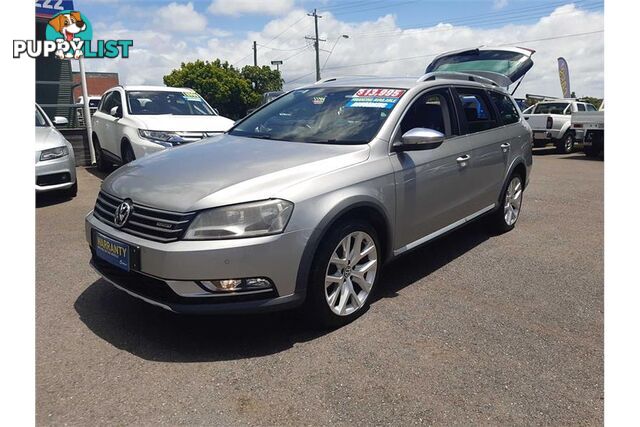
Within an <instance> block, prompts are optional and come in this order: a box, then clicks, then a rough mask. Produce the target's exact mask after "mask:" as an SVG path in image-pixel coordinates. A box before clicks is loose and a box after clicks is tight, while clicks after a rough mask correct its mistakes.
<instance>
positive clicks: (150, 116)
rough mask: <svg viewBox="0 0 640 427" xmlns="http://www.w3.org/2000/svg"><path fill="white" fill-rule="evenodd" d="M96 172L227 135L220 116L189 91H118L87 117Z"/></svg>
mask: <svg viewBox="0 0 640 427" xmlns="http://www.w3.org/2000/svg"><path fill="white" fill-rule="evenodd" d="M91 123H92V124H93V147H94V149H95V152H96V164H97V166H98V169H100V170H106V169H107V168H108V167H109V166H110V165H111V164H113V163H116V164H125V163H129V162H131V161H133V160H135V159H138V158H141V157H144V156H146V155H147V154H151V153H155V152H157V151H162V150H165V149H167V148H170V147H174V146H176V145H182V144H186V143H190V142H195V141H199V140H201V139H203V138H206V137H209V136H212V135H215V134H219V133H223V132H226V131H227V130H228V129H229V128H230V127H231V126H232V125H233V120H230V119H228V118H226V117H221V116H219V115H218V112H217V111H216V110H215V109H213V108H211V106H210V105H209V104H207V102H206V101H205V100H204V99H202V97H201V96H200V95H198V93H196V92H195V91H194V90H193V89H188V88H174V87H164V86H117V87H114V88H112V89H109V90H108V91H107V92H105V94H104V95H103V96H102V99H101V100H100V106H99V107H98V111H96V112H95V114H94V115H93V116H92V118H91Z"/></svg>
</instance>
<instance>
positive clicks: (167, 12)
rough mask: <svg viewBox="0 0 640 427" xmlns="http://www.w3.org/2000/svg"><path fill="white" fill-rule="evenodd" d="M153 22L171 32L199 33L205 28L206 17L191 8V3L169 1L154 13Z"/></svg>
mask: <svg viewBox="0 0 640 427" xmlns="http://www.w3.org/2000/svg"><path fill="white" fill-rule="evenodd" d="M154 23H155V25H157V26H158V27H160V28H163V29H164V30H165V31H168V32H172V33H199V32H202V31H204V30H205V29H206V28H207V18H206V17H205V16H204V15H202V14H200V13H198V12H197V11H196V10H195V9H194V8H193V3H191V2H189V3H186V4H179V3H175V2H174V3H169V4H168V5H167V6H164V7H161V8H160V9H158V10H157V11H156V13H155V17H154Z"/></svg>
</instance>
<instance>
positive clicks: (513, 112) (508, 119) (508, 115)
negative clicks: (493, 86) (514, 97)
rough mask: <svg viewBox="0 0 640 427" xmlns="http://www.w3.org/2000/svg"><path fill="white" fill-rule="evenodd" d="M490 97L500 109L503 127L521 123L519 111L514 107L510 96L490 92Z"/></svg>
mask: <svg viewBox="0 0 640 427" xmlns="http://www.w3.org/2000/svg"><path fill="white" fill-rule="evenodd" d="M489 96H490V97H491V99H492V100H493V103H494V104H495V106H496V108H497V109H498V114H500V117H501V118H502V124H503V125H510V124H512V123H518V121H520V114H518V109H517V108H516V106H515V105H513V102H511V99H509V97H508V96H506V95H504V94H502V93H498V92H494V91H491V92H489Z"/></svg>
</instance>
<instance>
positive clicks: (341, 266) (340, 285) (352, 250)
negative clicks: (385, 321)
mask: <svg viewBox="0 0 640 427" xmlns="http://www.w3.org/2000/svg"><path fill="white" fill-rule="evenodd" d="M377 270H378V250H377V248H376V244H375V241H374V240H373V238H372V237H371V236H370V235H368V234H367V233H365V232H363V231H355V232H353V233H350V234H348V235H347V236H346V237H344V238H343V239H342V240H341V241H340V243H338V246H337V247H336V248H335V249H334V251H333V253H332V254H331V258H330V259H329V265H328V266H327V270H326V273H325V282H324V296H325V300H326V302H327V304H328V305H329V308H330V309H331V311H332V312H333V313H335V314H337V315H339V316H348V315H350V314H352V313H354V312H356V311H358V310H359V309H360V308H362V307H363V306H364V304H365V302H366V301H367V298H368V297H369V294H370V293H371V288H372V287H373V283H374V281H375V277H376V272H377Z"/></svg>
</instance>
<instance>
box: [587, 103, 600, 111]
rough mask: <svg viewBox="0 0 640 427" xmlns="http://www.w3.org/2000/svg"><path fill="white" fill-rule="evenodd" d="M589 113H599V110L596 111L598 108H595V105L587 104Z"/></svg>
mask: <svg viewBox="0 0 640 427" xmlns="http://www.w3.org/2000/svg"><path fill="white" fill-rule="evenodd" d="M587 111H598V110H596V107H594V106H593V105H591V104H587Z"/></svg>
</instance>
